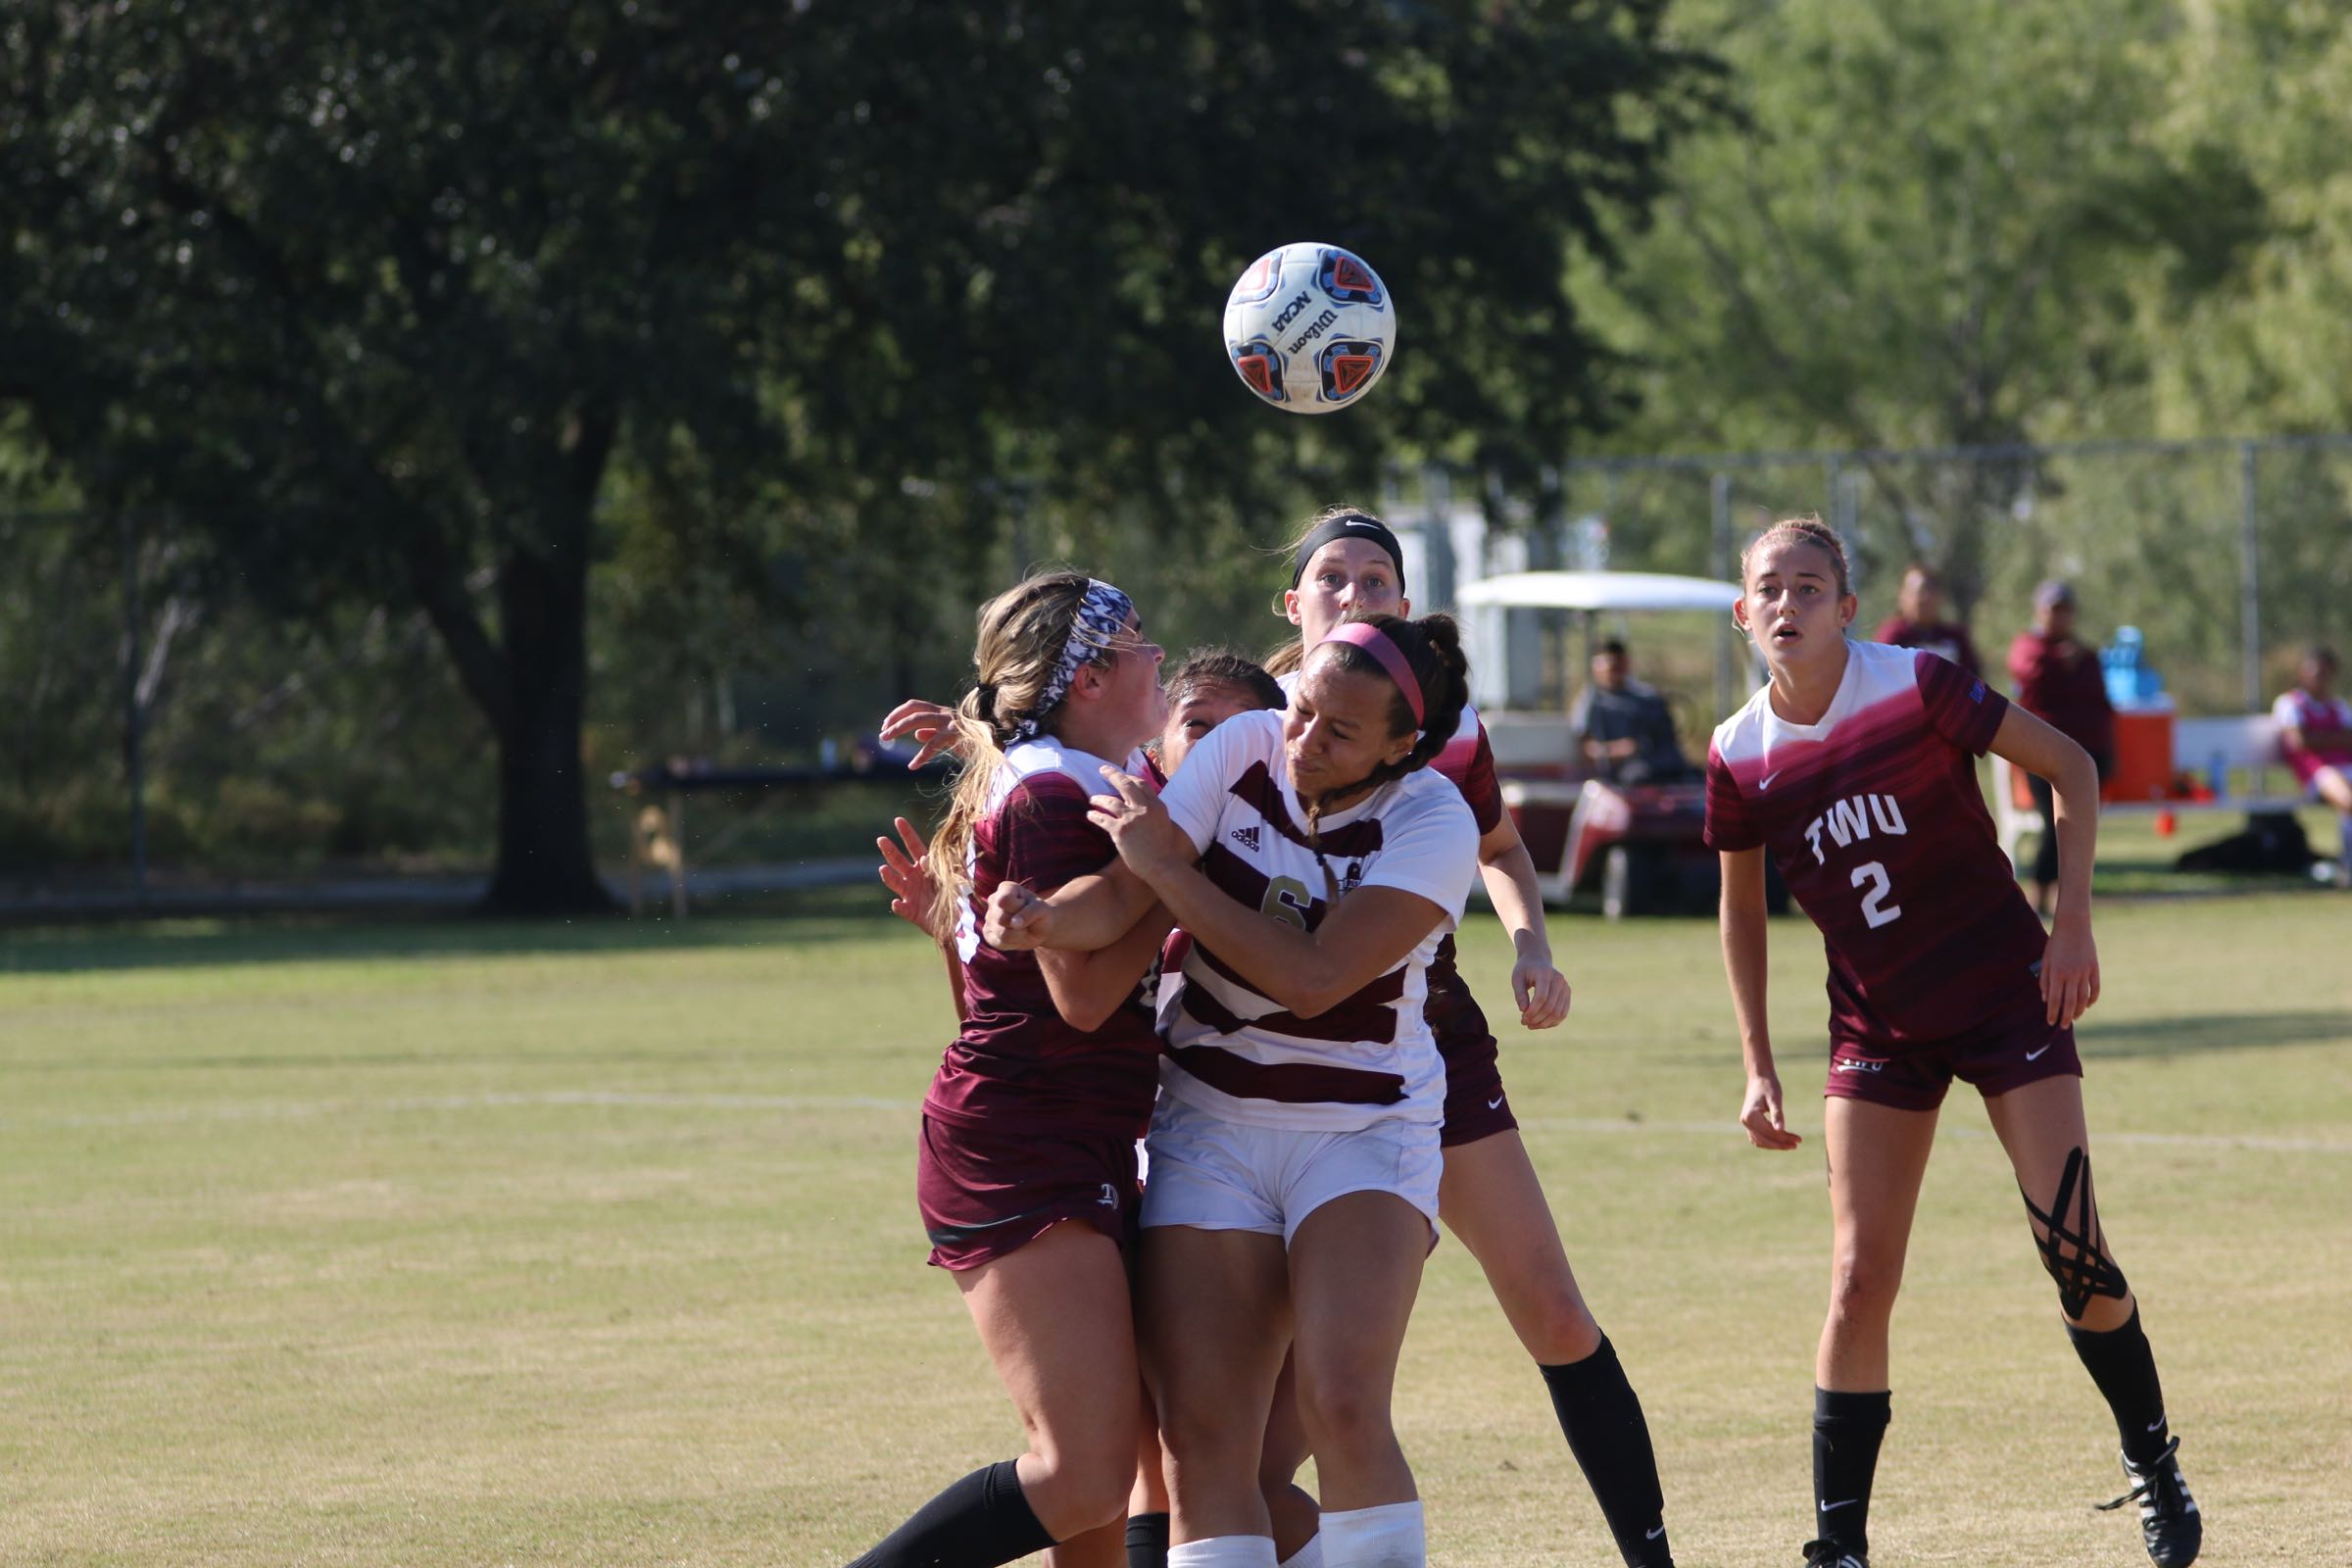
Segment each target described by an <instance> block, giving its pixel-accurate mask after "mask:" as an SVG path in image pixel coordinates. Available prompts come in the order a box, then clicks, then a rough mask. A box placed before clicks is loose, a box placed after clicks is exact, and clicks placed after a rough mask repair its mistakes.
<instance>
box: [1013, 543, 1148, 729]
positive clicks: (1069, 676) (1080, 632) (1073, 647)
mask: <svg viewBox="0 0 2352 1568" xmlns="http://www.w3.org/2000/svg"><path fill="white" fill-rule="evenodd" d="M1134 613H1135V604H1134V602H1133V601H1132V600H1130V599H1129V598H1128V597H1127V596H1126V595H1125V594H1123V593H1121V592H1119V591H1118V590H1117V589H1116V588H1113V587H1112V586H1111V585H1110V584H1108V583H1106V582H1102V581H1099V580H1097V579H1095V578H1092V577H1089V578H1088V579H1087V581H1086V597H1085V598H1084V599H1081V600H1080V601H1078V613H1077V615H1076V616H1075V617H1074V618H1073V619H1072V620H1071V621H1070V636H1069V640H1068V641H1067V642H1065V643H1063V644H1062V645H1061V658H1060V659H1059V660H1058V661H1057V662H1055V663H1054V678H1053V679H1052V680H1050V681H1048V682H1046V690H1045V694H1044V695H1043V696H1041V697H1039V698H1038V700H1037V706H1036V707H1035V708H1032V709H1031V710H1029V711H1028V712H1026V713H1024V714H1023V715H1022V716H1021V718H1020V721H1019V722H1018V723H1016V724H1014V725H1013V726H1012V738H1013V739H1014V740H1015V741H1025V740H1027V739H1029V738H1030V737H1031V736H1033V735H1035V734H1037V733H1038V731H1039V730H1041V729H1042V728H1044V724H1043V720H1044V718H1045V716H1046V715H1047V714H1048V713H1051V712H1052V711H1054V709H1055V708H1057V707H1059V706H1060V704H1061V700H1062V698H1064V697H1066V696H1068V695H1069V690H1070V682H1072V681H1074V680H1076V679H1077V678H1078V671H1079V669H1080V668H1081V667H1083V666H1085V665H1087V664H1091V663H1093V662H1095V661H1096V660H1098V659H1101V658H1102V657H1103V655H1104V654H1106V653H1108V652H1110V650H1111V647H1112V641H1111V640H1112V639H1113V638H1115V637H1117V636H1118V635H1119V633H1121V632H1123V631H1125V630H1126V629H1127V617H1128V616H1129V615H1132V614H1134Z"/></svg>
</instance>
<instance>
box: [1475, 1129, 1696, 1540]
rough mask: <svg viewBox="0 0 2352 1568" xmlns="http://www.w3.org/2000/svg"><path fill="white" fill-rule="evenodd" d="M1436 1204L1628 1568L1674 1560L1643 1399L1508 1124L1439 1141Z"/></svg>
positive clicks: (1531, 1165)
mask: <svg viewBox="0 0 2352 1568" xmlns="http://www.w3.org/2000/svg"><path fill="white" fill-rule="evenodd" d="M1438 1211H1439V1213H1440V1214H1441V1215H1443V1216H1444V1218H1445V1221H1446V1228H1447V1229H1448V1230H1450V1231H1452V1232H1453V1234H1454V1235H1455V1236H1456V1237H1458V1238H1459V1239H1460V1240H1461V1243H1462V1245H1463V1246H1464V1247H1466V1248H1468V1249H1469V1250H1470V1255H1471V1256H1472V1257H1475V1258H1477V1259H1478V1266H1479V1267H1480V1268H1481V1269H1483V1270H1485V1272H1486V1276H1487V1285H1488V1288H1489V1289H1491V1290H1493V1291H1494V1293H1495V1301H1496V1302H1497V1303H1498V1304H1499V1305H1500V1306H1501V1307H1502V1315H1503V1317H1504V1318H1505V1319H1507V1320H1508V1321H1509V1323H1510V1325H1511V1331H1512V1332H1513V1333H1514V1334H1516V1335H1518V1336H1519V1343H1520V1344H1521V1345H1523V1346H1525V1347H1526V1348H1527V1353H1528V1354H1530V1355H1532V1356H1534V1357H1535V1359H1536V1365H1537V1367H1538V1368H1539V1369H1540V1370H1541V1371H1542V1372H1543V1374H1544V1383H1545V1384H1546V1385H1547V1386H1548V1388H1549V1389H1550V1392H1551V1398H1552V1407H1553V1409H1554V1411H1555V1412H1556V1413H1557V1414H1558V1416H1559V1421H1560V1427H1561V1430H1562V1432H1563V1433H1564V1434H1565V1435H1566V1437H1567V1439H1568V1446H1569V1448H1570V1449H1571V1451H1573V1452H1574V1453H1575V1455H1576V1458H1577V1462H1578V1463H1579V1464H1580V1465H1581V1466H1583V1468H1584V1471H1585V1479H1586V1480H1587V1481H1588V1482H1589V1483H1591V1485H1592V1488H1593V1497H1594V1499H1595V1500H1596V1501H1598V1502H1599V1504H1600V1509H1601V1513H1602V1514H1603V1516H1604V1517H1606V1519H1607V1520H1608V1525H1609V1532H1610V1534H1611V1535H1612V1536H1613V1537H1615V1539H1616V1542H1617V1547H1618V1550H1619V1552H1620V1553H1621V1554H1622V1555H1623V1556H1624V1558H1625V1560H1626V1561H1627V1562H1628V1563H1633V1564H1665V1563H1670V1562H1672V1561H1673V1553H1672V1550H1671V1548H1670V1547H1669V1546H1668V1544H1667V1541H1666V1524H1665V1500H1664V1496H1663V1495H1662V1493H1661V1492H1660V1490H1659V1486H1658V1466H1657V1459H1656V1456H1655V1453H1654V1451H1653V1449H1652V1448H1651V1446H1650V1441H1649V1426H1648V1423H1647V1421H1646V1420H1645V1419H1644V1418H1643V1416H1642V1402H1641V1400H1640V1399H1639V1398H1638V1397H1636V1396H1635V1394H1634V1390H1633V1386H1632V1384H1630V1383H1629V1382H1627V1381H1626V1377H1625V1372H1624V1369H1623V1368H1622V1367H1620V1366H1619V1365H1618V1363H1617V1355H1616V1351H1615V1349H1614V1348H1612V1347H1610V1346H1609V1344H1608V1340H1607V1338H1606V1337H1605V1336H1603V1335H1602V1333H1601V1332H1600V1325H1599V1324H1598V1323H1597V1322H1595V1321H1593V1313H1592V1310H1591V1309H1590V1308H1589V1307H1587V1306H1586V1305H1585V1298H1584V1293H1583V1292H1582V1291H1580V1290H1578V1289H1577V1284H1576V1274H1575V1271H1574V1270H1573V1269H1571V1268H1570V1267H1569V1264H1568V1250H1567V1248H1566V1246H1564V1245H1563V1244H1562V1242H1561V1240H1560V1228H1559V1226H1558V1224H1557V1223H1556V1222H1555V1221H1554V1220H1553V1219H1552V1216H1551V1204H1550V1202H1549V1201H1547V1200H1546V1199H1545V1198H1544V1184H1543V1182H1542V1181H1540V1180H1539V1179H1538V1178H1537V1175H1536V1167H1535V1162H1534V1161H1533V1160H1531V1159H1530V1158H1529V1157H1528V1153H1527V1144H1526V1141H1525V1140H1523V1139H1522V1138H1521V1137H1520V1136H1519V1133H1518V1131H1517V1129H1515V1128H1506V1129H1504V1130H1503V1131H1501V1132H1498V1133H1495V1134H1492V1135H1491V1136H1489V1137H1486V1138H1481V1139H1479V1140H1478V1141H1477V1142H1475V1143H1468V1144H1455V1145H1452V1146H1451V1147H1449V1148H1447V1149H1446V1175H1445V1179H1444V1180H1443V1181H1442V1182H1441V1183H1440V1184H1439V1187H1438ZM1604 1351H1605V1352H1606V1353H1605V1354H1603V1352H1604Z"/></svg>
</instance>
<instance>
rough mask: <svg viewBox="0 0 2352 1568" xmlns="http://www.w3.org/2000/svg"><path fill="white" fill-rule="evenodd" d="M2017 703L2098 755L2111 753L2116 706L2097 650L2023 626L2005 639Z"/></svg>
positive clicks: (2102, 757) (2104, 757)
mask: <svg viewBox="0 0 2352 1568" xmlns="http://www.w3.org/2000/svg"><path fill="white" fill-rule="evenodd" d="M2009 678H2010V679H2012V680H2014V681H2016V682H2017V706H2018V707H2020V708H2022V709H2024V710H2025V711H2027V712H2029V713H2032V714H2033V715H2034V717H2035V718H2038V719H2041V720H2043V721H2044V722H2045V723H2047V724H2048V725H2049V726H2050V727H2051V728H2052V729H2055V730H2056V731H2058V733H2060V734H2061V735H2064V736H2065V737H2066V738H2067V739H2068V740H2071V741H2073V742H2074V743H2075V744H2076V745H2078V746H2080V747H2082V749H2083V750H2084V751H2086V752H2088V753H2089V754H2090V755H2091V756H2092V757H2094V758H2096V759H2098V760H2099V766H2100V767H2101V768H2102V769H2104V768H2105V767H2106V765H2107V761H2108V760H2109V759H2111V758H2113V757H2114V756H2115V709H2114V706H2113V705H2112V704H2110V703H2109V702H2108V700H2107V676H2106V673H2105V672H2104V671H2103V670H2102V669H2101V667H2100V665H2099V656H2098V653H2097V651H2096V650H2094V649H2090V648H2085V647H2083V646H2082V644H2081V643H2079V642H2076V641H2075V640H2074V639H2073V638H2072V637H2047V636H2044V635H2043V634H2041V633H2040V632H2037V631H2023V632H2019V633H2018V634H2017V640H2016V641H2015V642H2013V643H2011V644H2010V645H2009Z"/></svg>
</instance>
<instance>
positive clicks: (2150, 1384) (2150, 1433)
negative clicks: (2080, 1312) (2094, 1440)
mask: <svg viewBox="0 0 2352 1568" xmlns="http://www.w3.org/2000/svg"><path fill="white" fill-rule="evenodd" d="M2066 1337H2067V1338H2068V1339H2070V1340H2072V1341H2074V1342H2075V1353H2076V1354H2077V1355H2079V1356H2081V1357H2082V1366H2083V1369H2084V1370H2085V1371H2087V1372H2089V1374H2090V1381H2091V1382H2093V1383H2095V1384H2097V1385H2098V1386H2099V1392H2100V1393H2101V1394H2103V1395H2105V1396H2106V1397H2107V1408H2108V1409H2110V1410H2112V1411H2114V1412H2115V1430H2116V1433H2117V1435H2118V1436H2120V1437H2121V1438H2122V1439H2123V1440H2124V1457H2126V1458H2128V1459H2130V1460H2131V1462H2132V1463H2133V1464H2137V1465H2145V1464H2148V1463H2149V1462H2151V1461H2152V1460H2154V1459H2155V1457H2156V1455H2158V1454H2160V1453H2162V1452H2163V1451H2164V1445H2165V1440H2166V1436H2167V1434H2166V1432H2165V1421H2164V1386H2163V1385H2162V1384H2160V1383H2158V1382H2157V1381H2156V1352H2155V1351H2153V1350H2151V1349H2149V1348H2148V1337H2147V1336H2146V1335H2145V1334H2142V1333H2141V1332H2140V1330H2139V1307H2138V1306H2137V1305H2136V1304H2134V1305H2133V1306H2132V1308H2131V1319H2130V1321H2128V1322H2127V1323H2125V1324H2124V1326H2123V1327H2122V1328H2120V1329H2110V1330H2108V1331H2107V1332H2106V1333H2104V1334H2094V1333H2092V1332H2091V1331H2090V1330H2088V1329H2084V1328H2077V1327H2076V1326H2075V1325H2074V1324H2072V1323H2069V1324H2068V1325H2067V1326H2066Z"/></svg>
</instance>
